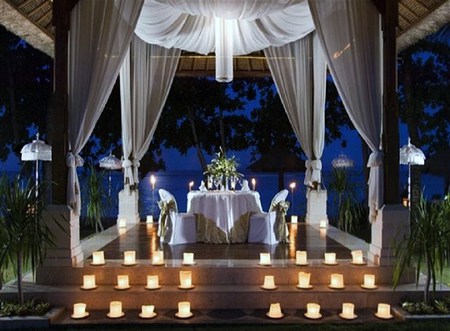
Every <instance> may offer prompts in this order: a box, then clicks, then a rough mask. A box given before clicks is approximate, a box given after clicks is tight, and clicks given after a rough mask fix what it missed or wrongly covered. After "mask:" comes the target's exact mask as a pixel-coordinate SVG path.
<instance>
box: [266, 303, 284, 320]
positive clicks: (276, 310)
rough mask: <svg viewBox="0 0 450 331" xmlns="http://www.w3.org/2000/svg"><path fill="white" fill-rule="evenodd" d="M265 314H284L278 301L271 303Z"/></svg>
mask: <svg viewBox="0 0 450 331" xmlns="http://www.w3.org/2000/svg"><path fill="white" fill-rule="evenodd" d="M266 315H267V316H268V317H270V318H282V317H283V316H284V315H283V313H282V312H281V305H280V304H279V303H271V304H270V309H269V312H268V313H267V314H266Z"/></svg>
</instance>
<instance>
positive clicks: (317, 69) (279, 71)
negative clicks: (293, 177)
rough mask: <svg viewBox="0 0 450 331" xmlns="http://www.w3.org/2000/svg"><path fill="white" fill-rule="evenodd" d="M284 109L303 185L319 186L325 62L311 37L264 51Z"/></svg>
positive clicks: (315, 38) (322, 143) (311, 35)
mask: <svg viewBox="0 0 450 331" xmlns="http://www.w3.org/2000/svg"><path fill="white" fill-rule="evenodd" d="M264 53H265V56H266V58H267V62H268V64H269V68H270V72H271V73H272V77H273V80H274V81H275V85H276V87H277V90H278V93H279V95H280V98H281V101H282V103H283V105H284V109H285V111H286V114H287V116H288V119H289V121H290V123H291V125H292V128H293V130H294V133H295V135H296V136H297V139H298V140H299V141H300V144H301V146H302V149H303V151H304V152H305V154H306V156H307V157H308V160H307V161H306V174H305V185H309V186H312V185H313V183H314V182H317V183H321V182H322V176H321V170H322V162H321V160H320V159H321V157H322V152H323V148H324V140H325V94H326V76H327V70H326V62H325V57H324V55H323V52H322V50H321V47H320V45H319V42H318V39H317V37H316V34H315V33H310V34H309V35H307V36H306V37H304V38H302V39H300V40H297V41H295V42H292V43H290V44H286V45H284V46H281V47H269V48H266V49H265V50H264Z"/></svg>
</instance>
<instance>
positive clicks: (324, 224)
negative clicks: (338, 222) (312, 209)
mask: <svg viewBox="0 0 450 331" xmlns="http://www.w3.org/2000/svg"><path fill="white" fill-rule="evenodd" d="M327 227H328V221H327V220H320V221H319V228H321V229H326V228H327Z"/></svg>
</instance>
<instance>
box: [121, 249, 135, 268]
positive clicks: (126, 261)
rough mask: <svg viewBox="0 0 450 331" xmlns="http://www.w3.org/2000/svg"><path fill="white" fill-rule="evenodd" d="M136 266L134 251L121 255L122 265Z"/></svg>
mask: <svg viewBox="0 0 450 331" xmlns="http://www.w3.org/2000/svg"><path fill="white" fill-rule="evenodd" d="M135 264H136V251H125V252H124V253H123V265H135Z"/></svg>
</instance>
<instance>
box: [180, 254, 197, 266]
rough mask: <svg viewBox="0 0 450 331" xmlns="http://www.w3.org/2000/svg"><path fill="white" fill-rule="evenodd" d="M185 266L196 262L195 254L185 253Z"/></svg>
mask: <svg viewBox="0 0 450 331" xmlns="http://www.w3.org/2000/svg"><path fill="white" fill-rule="evenodd" d="M183 264H186V265H192V264H195V262H194V253H183Z"/></svg>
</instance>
